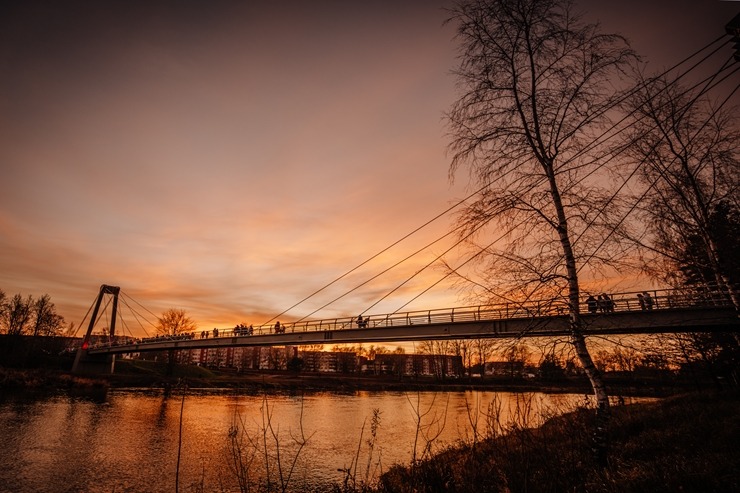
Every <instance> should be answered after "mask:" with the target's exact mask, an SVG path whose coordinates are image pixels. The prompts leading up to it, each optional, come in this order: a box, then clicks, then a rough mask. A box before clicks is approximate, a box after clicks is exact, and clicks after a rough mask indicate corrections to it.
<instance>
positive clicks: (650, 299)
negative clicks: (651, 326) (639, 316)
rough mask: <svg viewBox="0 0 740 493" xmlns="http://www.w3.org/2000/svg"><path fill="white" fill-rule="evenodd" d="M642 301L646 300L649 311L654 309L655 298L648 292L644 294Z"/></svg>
mask: <svg viewBox="0 0 740 493" xmlns="http://www.w3.org/2000/svg"><path fill="white" fill-rule="evenodd" d="M642 299H643V300H645V308H646V309H648V310H652V309H653V297H652V296H650V293H648V292H647V291H643V292H642Z"/></svg>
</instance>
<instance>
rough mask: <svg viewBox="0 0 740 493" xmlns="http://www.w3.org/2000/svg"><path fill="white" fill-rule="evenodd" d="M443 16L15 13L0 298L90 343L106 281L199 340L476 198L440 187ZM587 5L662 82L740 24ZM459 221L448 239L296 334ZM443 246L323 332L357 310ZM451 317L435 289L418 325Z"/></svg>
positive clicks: (4, 119)
mask: <svg viewBox="0 0 740 493" xmlns="http://www.w3.org/2000/svg"><path fill="white" fill-rule="evenodd" d="M446 5H447V6H449V3H448V2H443V1H440V0H428V1H421V0H420V1H390V0H389V1H372V2H347V1H331V2H330V1H276V2H269V1H256V2H251V1H250V2H236V1H233V2H231V1H209V2H196V1H175V0H172V1H160V0H155V1H146V2H122V1H115V2H114V1H88V2H82V1H74V0H71V1H67V0H65V1H52V0H49V1H26V0H11V1H9V2H4V3H3V7H2V14H1V15H0V166H1V168H0V169H1V170H2V179H1V180H0V289H2V290H3V291H4V292H5V293H6V294H7V295H10V296H12V295H13V294H15V293H21V294H23V295H28V294H31V295H33V296H40V295H42V294H44V293H47V294H49V295H50V296H51V298H52V301H53V302H54V303H55V304H56V306H57V311H58V312H59V313H60V314H61V315H62V316H64V317H65V319H66V320H67V322H75V323H76V324H79V323H80V322H81V321H82V317H83V315H84V314H85V312H86V311H87V309H88V307H89V306H90V304H91V303H92V302H93V300H94V298H95V296H96V295H97V292H98V289H99V286H100V285H101V284H112V285H116V286H120V287H121V288H122V290H123V291H124V292H125V293H126V294H128V295H129V296H131V297H132V298H133V299H135V300H137V301H138V302H140V303H142V304H143V305H144V306H145V307H146V308H147V309H148V310H150V311H151V312H153V313H155V314H161V313H162V312H163V311H164V310H166V309H168V308H182V309H185V310H186V311H187V312H188V314H189V315H191V316H192V318H193V319H195V320H196V321H197V322H198V323H199V325H200V326H201V327H203V328H206V329H207V328H209V327H216V326H222V327H223V326H233V325H234V324H236V323H238V322H248V323H254V324H258V323H262V322H265V321H267V320H268V319H270V318H271V317H272V316H274V315H277V314H278V313H280V312H282V311H283V310H285V309H287V308H288V307H290V306H291V305H293V304H294V303H296V302H298V301H299V300H301V299H303V298H304V297H306V296H308V295H309V294H311V293H312V292H313V291H315V290H316V289H318V288H320V287H322V286H323V285H325V284H326V283H328V282H329V281H331V280H332V279H334V278H336V277H337V276H339V275H341V274H343V273H344V272H346V271H347V270H349V269H351V268H352V267H354V266H356V265H357V264H359V263H361V262H363V261H364V260H366V259H368V258H369V257H371V256H372V255H374V254H375V253H377V252H378V251H380V250H381V249H383V248H385V247H386V246H388V245H390V244H391V243H393V242H394V241H396V240H398V239H399V238H401V237H402V236H404V235H406V234H407V233H409V232H411V231H412V230H414V229H415V228H416V227H418V226H420V225H422V224H423V223H425V222H426V221H427V220H429V219H431V218H433V217H435V216H436V215H437V214H439V213H440V212H442V211H444V210H445V209H447V208H448V207H449V206H450V205H451V204H453V203H455V202H456V201H457V200H458V199H460V198H462V197H464V196H465V195H466V186H467V177H466V176H465V175H464V174H461V175H460V176H459V177H458V179H457V181H455V183H454V184H451V183H450V181H449V179H448V174H447V173H448V167H449V158H448V157H447V156H446V155H445V148H446V144H447V140H446V138H445V135H444V133H445V130H444V121H443V118H442V117H443V112H444V111H445V110H447V109H448V108H449V106H450V104H451V102H452V101H453V100H454V99H455V97H456V93H455V86H454V82H455V81H454V78H453V77H452V76H451V75H450V71H451V70H452V69H453V68H454V67H455V48H456V46H455V42H454V39H453V37H454V26H452V25H443V22H444V20H445V19H446V17H447V14H446V13H445V11H444V10H443V7H444V6H446ZM582 5H583V7H584V8H586V9H587V10H588V12H589V16H590V17H589V18H591V19H597V18H598V19H600V20H601V22H602V25H603V26H604V29H605V30H608V31H617V32H620V33H621V34H624V35H625V36H627V37H628V38H629V39H630V41H631V42H632V44H633V47H634V48H635V49H636V50H637V51H638V52H639V53H640V54H641V55H643V56H644V57H645V59H646V61H647V62H648V63H649V64H650V67H652V68H654V69H655V70H658V69H659V68H662V67H665V66H669V65H672V64H673V63H675V62H677V61H679V60H681V59H682V58H684V57H685V56H687V55H688V54H690V53H692V52H693V51H695V50H696V49H698V48H701V47H702V46H704V45H706V44H707V43H708V42H710V41H712V40H713V39H715V38H716V37H717V36H719V35H721V34H722V33H723V29H724V24H725V23H726V22H727V21H729V20H730V19H731V18H732V17H733V16H734V15H735V14H736V13H737V12H738V10H740V3H738V2H720V1H717V0H701V1H699V0H694V1H687V0H680V1H679V0H664V1H644V0H643V1H627V2H625V1H605V0H599V1H589V2H586V3H582ZM728 50H729V49H728ZM728 53H729V51H728ZM451 224H452V218H450V217H447V218H444V219H442V220H440V221H437V222H435V223H434V224H433V225H432V226H431V227H429V228H425V229H424V230H423V232H422V233H421V234H420V235H415V236H414V237H413V239H412V241H410V242H407V243H404V244H402V245H400V246H399V247H398V248H395V249H393V250H391V251H389V252H388V253H387V254H384V255H383V256H382V257H381V258H379V259H377V260H376V261H374V262H373V263H371V264H370V265H368V266H365V267H364V268H362V269H360V270H358V271H357V272H356V273H354V274H353V275H351V276H348V278H346V279H344V280H342V282H340V283H337V285H335V286H334V288H333V289H331V290H328V291H327V292H326V293H324V294H323V295H322V296H320V297H317V298H316V299H313V298H312V299H311V300H309V302H307V303H305V304H302V305H300V306H299V307H297V308H296V309H294V310H293V311H291V312H290V313H289V314H288V315H285V319H290V318H299V317H302V316H305V315H307V314H309V313H311V312H313V311H314V310H315V309H317V308H319V307H321V306H322V305H323V304H324V303H326V302H328V301H330V300H332V299H333V298H335V297H336V296H338V295H340V294H342V293H344V292H346V291H348V290H350V289H351V288H353V287H354V286H356V285H357V284H359V283H360V282H362V281H364V280H366V279H368V278H370V277H372V276H374V275H376V274H378V273H379V272H380V271H381V270H382V269H383V268H385V267H387V266H389V265H391V264H393V263H395V262H396V261H398V260H400V259H402V258H403V257H405V256H406V255H408V254H409V253H410V252H412V251H414V250H415V249H416V248H418V247H419V246H421V245H424V244H426V243H428V242H430V241H432V240H433V239H435V238H437V237H439V236H441V235H442V234H444V232H445V231H447V230H449V229H450V227H451ZM446 244H449V242H447V243H446ZM445 248H446V247H445V246H444V245H443V244H438V245H435V247H434V248H432V250H431V253H429V254H427V255H426V256H425V257H420V258H418V259H414V260H413V261H412V262H410V263H407V264H404V265H403V267H402V268H399V269H394V270H392V271H391V272H389V273H388V274H386V275H384V276H381V277H379V278H378V279H376V280H374V281H373V282H371V283H368V284H367V285H366V286H363V287H361V288H359V289H358V290H357V291H355V292H353V293H351V294H350V295H349V296H347V297H345V298H343V299H342V300H340V301H338V302H337V303H335V304H333V305H331V306H330V307H329V308H328V309H326V310H323V311H320V312H318V313H316V314H315V315H314V316H312V318H318V317H331V316H349V315H356V314H357V313H359V312H361V311H364V310H365V309H367V307H368V306H370V305H372V304H373V303H374V302H375V301H377V300H378V299H379V298H380V297H381V296H383V295H384V294H386V293H387V292H388V291H389V290H390V289H392V288H393V287H394V286H396V285H397V284H399V283H400V282H401V281H402V280H404V279H406V278H407V277H409V275H410V274H411V273H413V272H415V271H416V270H417V269H418V268H419V267H420V266H422V265H424V264H426V263H427V262H428V261H429V260H430V258H431V257H430V255H436V254H439V253H441V252H442V251H444V250H445ZM440 276H441V273H440V272H439V271H431V272H429V273H428V274H425V275H422V276H419V278H418V279H416V280H414V281H413V282H411V283H409V284H408V285H407V286H405V287H404V289H401V290H399V291H398V292H397V293H396V294H394V295H393V296H392V297H389V298H388V299H387V300H385V301H384V302H383V303H381V304H379V305H377V306H376V307H374V308H373V309H372V310H371V312H373V313H382V312H389V311H393V310H395V309H396V308H398V307H399V306H401V305H403V304H404V303H406V302H407V301H409V300H410V299H411V298H412V297H413V296H415V295H416V294H418V293H419V292H420V291H421V290H423V289H424V288H426V287H427V286H428V285H430V284H431V283H432V282H434V281H435V280H437V279H438V278H439V277H440ZM456 304H459V301H458V295H457V293H456V292H454V291H451V290H445V289H442V288H441V287H440V288H438V289H436V290H433V291H431V292H430V293H428V294H426V295H424V296H422V297H420V298H419V299H418V300H417V301H415V302H414V304H413V305H410V306H409V308H435V307H438V308H441V307H445V306H454V305H456Z"/></svg>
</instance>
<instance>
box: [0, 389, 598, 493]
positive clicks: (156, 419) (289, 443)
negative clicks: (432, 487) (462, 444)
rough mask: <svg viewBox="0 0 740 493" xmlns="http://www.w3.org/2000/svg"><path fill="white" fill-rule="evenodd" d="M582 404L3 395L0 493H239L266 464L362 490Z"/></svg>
mask: <svg viewBox="0 0 740 493" xmlns="http://www.w3.org/2000/svg"><path fill="white" fill-rule="evenodd" d="M585 402H586V399H585V397H584V396H583V395H582V394H542V393H531V394H516V393H507V392H489V391H486V392H483V391H466V392H412V393H404V392H363V391H360V392H352V393H336V392H313V393H309V394H305V395H295V394H290V393H269V394H247V393H235V392H234V391H224V390H211V391H209V390H197V391H195V390H190V391H185V392H179V391H177V390H175V391H174V392H173V393H172V394H171V395H169V396H166V395H165V394H164V393H163V391H162V390H137V389H120V390H110V391H108V392H107V393H106V394H105V395H102V396H98V397H96V398H90V397H83V398H81V397H71V396H68V395H54V396H35V397H29V396H27V395H26V396H18V395H16V396H4V397H3V398H2V399H0V437H2V444H1V446H0V491H2V492H12V493H31V492H33V493H58V492H70V493H71V492H90V493H93V492H101V493H102V492H105V493H113V492H115V493H121V492H152V493H155V492H168V493H169V492H173V491H176V486H177V490H178V491H180V492H190V491H224V492H239V491H241V490H240V488H239V482H238V478H239V475H238V474H237V473H238V472H242V473H243V474H242V476H241V477H242V481H243V483H242V484H245V483H246V482H249V481H252V482H260V481H262V482H263V480H262V479H260V478H263V477H264V473H265V464H267V466H268V467H269V470H270V475H271V477H272V478H273V479H272V480H273V481H274V483H277V484H280V482H281V481H282V482H288V485H289V486H290V488H289V490H291V491H319V490H329V489H330V487H331V485H332V484H336V483H339V482H341V481H342V479H343V478H344V477H345V475H346V472H342V471H340V469H344V470H345V471H346V470H347V469H349V470H350V471H351V474H352V476H353V477H354V478H355V479H356V480H357V481H360V480H372V479H373V478H376V477H377V475H378V474H379V473H380V472H382V471H385V470H387V469H388V468H389V467H390V466H391V465H392V464H396V463H401V464H408V463H409V462H410V461H411V460H412V458H413V457H417V458H421V457H422V455H423V453H424V450H425V449H426V446H427V445H430V447H429V448H430V449H431V450H432V451H436V450H439V449H440V448H442V447H445V446H448V445H450V444H454V443H455V442H458V441H460V440H468V441H469V440H472V439H473V437H474V436H475V433H474V431H473V430H474V429H477V430H478V433H479V434H484V433H486V431H487V430H493V429H495V428H496V427H497V426H499V425H502V426H507V424H508V423H510V422H511V421H512V420H515V421H517V422H518V423H519V424H522V425H528V426H535V425H537V424H539V423H540V422H541V421H542V419H543V418H545V417H548V416H552V415H555V414H560V413H562V412H565V411H569V410H572V409H573V408H574V407H576V406H578V405H584V404H585ZM181 411H182V412H181ZM494 424H495V426H494ZM230 431H231V433H230ZM373 432H374V433H373ZM178 452H179V466H178ZM278 454H279V458H278ZM266 456H267V457H268V459H267V460H265V457H266ZM239 457H241V459H240V460H236V461H235V460H234V459H235V458H237V459H238V458H239ZM278 465H280V467H278ZM248 466H249V467H248ZM281 474H282V479H281ZM252 491H254V488H252Z"/></svg>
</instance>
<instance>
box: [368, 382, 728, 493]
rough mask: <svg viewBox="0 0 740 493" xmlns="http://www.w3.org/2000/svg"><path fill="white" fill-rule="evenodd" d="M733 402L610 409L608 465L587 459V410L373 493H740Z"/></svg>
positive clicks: (428, 464)
mask: <svg viewBox="0 0 740 493" xmlns="http://www.w3.org/2000/svg"><path fill="white" fill-rule="evenodd" d="M738 416H740V394H738V392H726V393H713V394H710V393H698V394H691V395H682V396H675V397H670V398H667V399H664V400H661V401H658V402H654V403H649V404H639V405H631V406H617V407H614V408H613V409H612V421H611V427H610V457H609V466H608V467H606V468H601V467H599V466H597V465H596V463H595V461H594V458H593V456H592V453H591V430H592V420H593V411H592V410H588V409H583V410H580V411H577V412H575V413H571V414H568V415H564V416H559V417H556V418H553V419H550V420H549V421H548V422H547V423H546V424H545V425H544V426H542V427H540V428H536V429H528V428H523V427H517V426H514V427H512V428H511V429H510V430H508V431H509V433H508V434H506V435H504V436H498V437H495V438H489V439H486V440H483V441H481V442H480V443H476V444H460V445H458V446H456V447H455V448H451V449H448V450H446V451H444V452H442V453H440V454H438V455H436V456H435V457H433V458H431V459H429V460H425V461H421V462H418V463H416V464H411V465H410V466H405V467H401V466H395V467H393V468H392V469H390V470H389V471H388V472H387V473H386V474H384V475H383V476H381V478H380V480H379V483H378V484H377V485H376V487H375V491H378V492H415V493H416V492H442V491H444V492H472V491H475V492H504V491H506V492H509V491H510V492H520V491H521V492H524V491H526V492H528V493H537V492H609V493H617V492H619V493H629V492H635V493H637V492H647V491H649V492H666V493H668V492H677V491H681V492H723V493H724V492H733V491H740V447H738V445H737V444H738V443H739V442H740V420H739V419H738Z"/></svg>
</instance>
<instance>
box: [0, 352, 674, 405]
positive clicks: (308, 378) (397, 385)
mask: <svg viewBox="0 0 740 493" xmlns="http://www.w3.org/2000/svg"><path fill="white" fill-rule="evenodd" d="M182 385H187V386H188V387H189V388H223V389H235V390H271V391H289V392H297V391H309V392H311V391H337V392H355V391H361V390H368V391H465V390H496V391H502V392H545V393H558V392H567V393H584V394H590V393H591V387H590V385H589V383H588V381H587V380H586V379H585V378H580V379H579V378H569V379H565V378H563V379H559V380H549V381H548V380H535V379H507V378H456V379H451V378H448V379H446V380H438V379H434V378H430V377H417V378H409V377H404V378H399V377H397V376H391V375H355V374H326V373H306V372H301V373H293V372H286V371H283V372H280V371H276V372H263V371H254V372H245V373H239V374H236V373H231V372H219V371H214V370H210V369H207V368H202V367H197V366H190V365H176V366H175V367H174V368H168V366H167V365H166V364H163V363H155V362H150V361H140V360H129V361H119V362H117V363H116V372H115V373H114V374H113V375H97V376H78V375H72V374H70V373H69V372H65V371H61V370H55V369H27V370H22V369H11V368H3V367H0V389H5V390H13V389H15V390H28V389H33V390H42V391H43V390H75V391H81V392H84V391H86V390H91V391H94V392H98V391H100V390H102V389H107V388H124V387H125V388H132V387H134V388H164V389H168V388H172V387H175V386H182ZM607 385H608V386H609V390H610V392H611V395H614V396H620V395H622V396H666V395H672V394H675V393H677V392H685V391H686V388H687V386H686V385H685V384H679V383H677V382H665V381H657V380H646V379H642V380H640V379H627V380H625V379H624V378H622V379H620V380H616V379H609V378H607Z"/></svg>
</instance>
